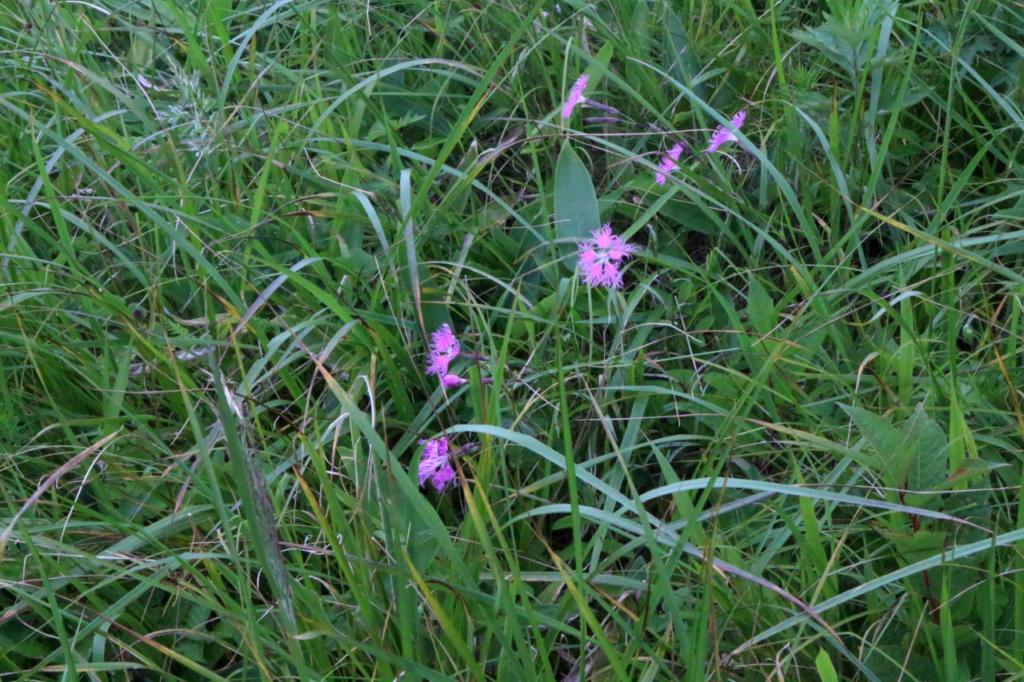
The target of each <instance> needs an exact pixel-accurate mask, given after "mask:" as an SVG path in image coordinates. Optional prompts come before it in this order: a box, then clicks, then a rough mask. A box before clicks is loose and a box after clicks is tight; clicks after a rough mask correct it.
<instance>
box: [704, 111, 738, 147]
mask: <svg viewBox="0 0 1024 682" xmlns="http://www.w3.org/2000/svg"><path fill="white" fill-rule="evenodd" d="M746 117H747V112H746V111H745V110H744V111H740V112H739V113H738V114H736V115H735V116H733V117H732V121H730V123H732V127H733V128H735V129H736V130H739V129H740V126H742V125H743V120H744V119H745V118H746ZM726 142H739V139H738V138H737V137H736V133H734V132H732V131H731V130H729V129H727V128H726V127H725V126H718V128H716V129H715V132H714V133H713V134H712V135H711V144H710V145H708V148H707V153H708V154H710V153H711V152H717V151H718V148H719V147H721V146H722V145H723V144H725V143H726Z"/></svg>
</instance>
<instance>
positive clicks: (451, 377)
mask: <svg viewBox="0 0 1024 682" xmlns="http://www.w3.org/2000/svg"><path fill="white" fill-rule="evenodd" d="M468 383H469V381H467V380H466V379H463V378H462V377H460V376H457V375H455V374H445V375H444V376H443V377H441V385H442V386H444V387H445V388H458V387H459V386H462V385H463V384H468Z"/></svg>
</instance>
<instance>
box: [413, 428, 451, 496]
mask: <svg viewBox="0 0 1024 682" xmlns="http://www.w3.org/2000/svg"><path fill="white" fill-rule="evenodd" d="M424 444H426V446H425V447H424V448H423V457H422V458H421V459H420V469H419V479H420V487H421V488H422V487H423V486H424V485H426V483H427V481H428V480H429V481H430V483H431V485H433V486H434V490H436V491H437V492H439V493H442V492H444V489H445V488H446V487H447V486H448V484H449V483H451V482H452V481H454V480H455V470H454V469H452V462H451V455H450V454H449V450H448V439H447V438H445V437H444V436H440V437H439V438H432V439H430V440H421V441H420V445H424Z"/></svg>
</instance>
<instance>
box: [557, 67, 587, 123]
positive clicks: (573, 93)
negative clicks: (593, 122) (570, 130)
mask: <svg viewBox="0 0 1024 682" xmlns="http://www.w3.org/2000/svg"><path fill="white" fill-rule="evenodd" d="M589 80H590V76H588V75H587V74H583V75H582V76H580V77H579V78H577V79H576V82H575V83H573V84H572V89H571V90H570V91H569V98H568V99H567V100H565V105H564V106H563V107H562V118H569V117H570V116H572V110H573V109H575V108H576V105H577V104H579V103H580V102H586V101H587V99H586V98H585V97H584V96H583V90H584V89H585V88H586V87H587V81H589Z"/></svg>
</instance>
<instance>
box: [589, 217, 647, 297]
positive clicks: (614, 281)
mask: <svg viewBox="0 0 1024 682" xmlns="http://www.w3.org/2000/svg"><path fill="white" fill-rule="evenodd" d="M590 234H592V235H594V237H593V238H592V239H585V240H583V241H582V242H580V250H579V261H577V264H578V265H579V266H580V275H581V276H582V277H583V283H584V284H586V285H587V286H589V287H590V288H591V289H593V288H594V287H596V286H606V287H609V288H611V289H621V288H622V271H621V270H620V269H619V265H620V263H621V262H622V261H623V260H624V259H626V258H630V257H631V254H633V253H635V252H636V247H635V246H633V245H632V244H629V243H627V242H624V241H623V240H622V238H621V237H619V236H617V235H614V234H612V227H611V223H608V224H606V225H604V226H603V227H602V228H601V229H600V230H597V231H596V232H591V233H590Z"/></svg>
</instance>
